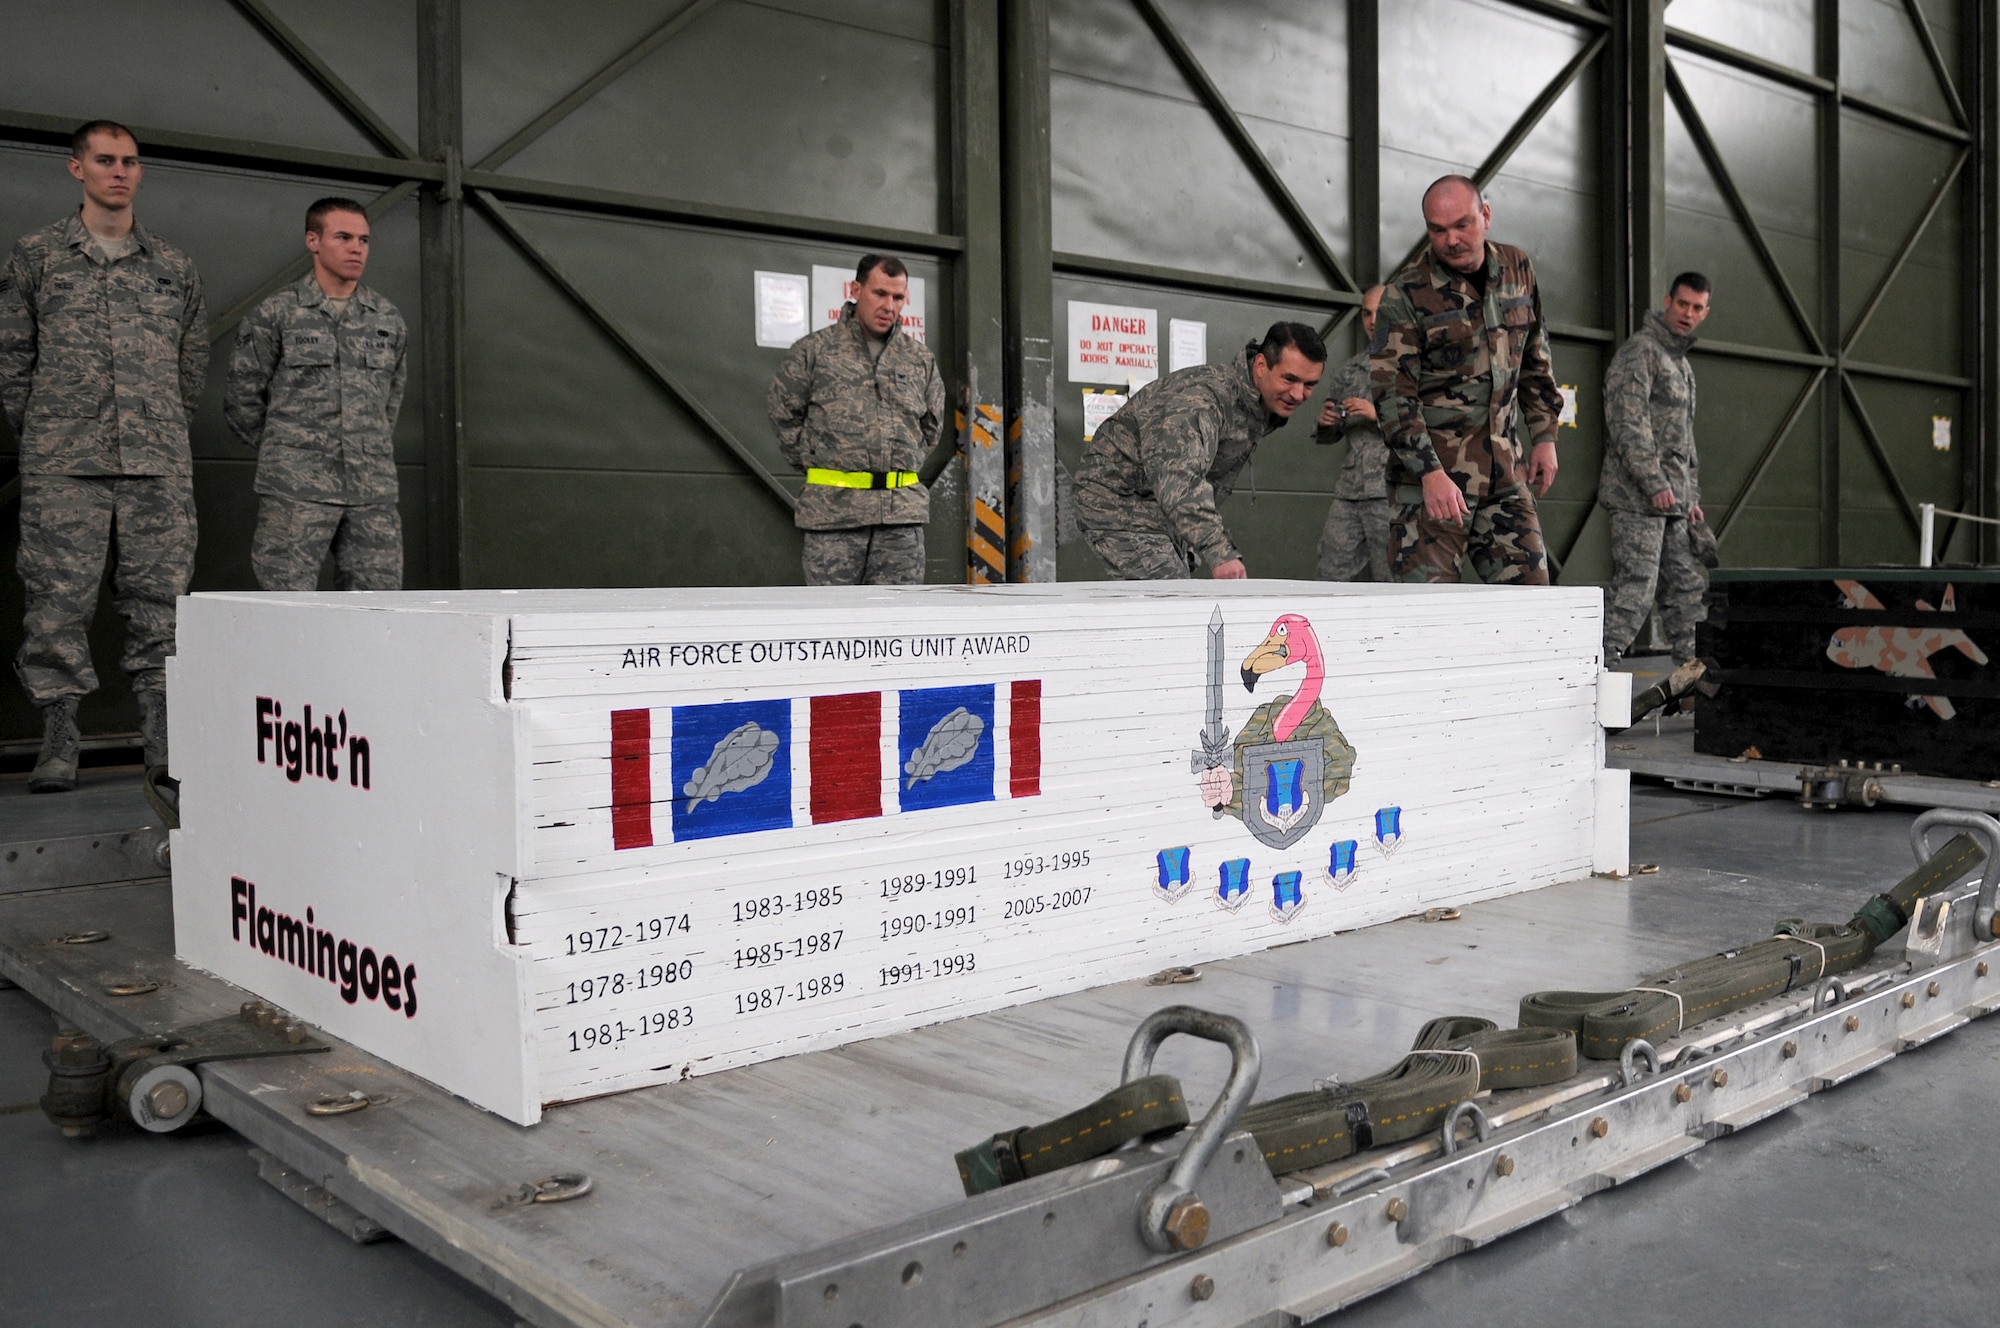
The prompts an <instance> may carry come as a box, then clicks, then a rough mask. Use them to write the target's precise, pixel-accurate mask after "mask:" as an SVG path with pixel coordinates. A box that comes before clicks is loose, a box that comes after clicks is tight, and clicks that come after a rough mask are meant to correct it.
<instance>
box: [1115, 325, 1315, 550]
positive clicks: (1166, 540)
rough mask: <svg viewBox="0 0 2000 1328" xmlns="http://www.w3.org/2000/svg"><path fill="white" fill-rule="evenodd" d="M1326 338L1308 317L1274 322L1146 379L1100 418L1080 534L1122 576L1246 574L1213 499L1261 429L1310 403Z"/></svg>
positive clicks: (1220, 495) (1223, 491)
mask: <svg viewBox="0 0 2000 1328" xmlns="http://www.w3.org/2000/svg"><path fill="white" fill-rule="evenodd" d="M1325 368H1326V347H1325V346H1324V345H1322V344H1321V342H1320V339H1319V334H1318V333H1317V332H1315V331H1313V329H1311V328H1309V327H1307V326H1306V325H1305V324H1303V323H1273V324H1272V325H1271V328H1270V330H1269V331H1268V332H1266V333H1265V334H1264V340H1263V343H1262V344H1261V345H1260V344H1259V343H1257V342H1255V341H1252V342H1250V343H1248V344H1247V345H1245V346H1244V347H1243V351H1242V353H1241V354H1240V355H1238V356H1237V357H1236V358H1235V359H1233V360H1231V361H1230V362H1229V363H1227V364H1198V365H1195V366H1194V367H1192V368H1188V369H1181V370H1178V371H1176V372H1174V373H1170V374H1168V375H1167V376H1166V377H1165V378H1162V379H1159V380H1158V381H1156V382H1153V383H1149V384H1147V385H1146V386H1145V387H1142V388H1140V389H1139V391H1138V392H1136V393H1134V394H1133V396H1132V399H1131V400H1130V401H1128V402H1126V403H1125V405H1124V406H1123V408H1121V409H1120V410H1119V411H1118V413H1117V414H1115V415H1113V416H1112V417H1111V418H1110V419H1108V420H1106V421H1104V423H1102V424H1100V425H1098V426H1097V432H1096V434H1095V435H1094V436H1093V437H1092V438H1091V440H1090V444H1089V446H1087V447H1086V448H1085V449H1084V453H1083V462H1082V464H1081V465H1080V466H1079V467H1078V468H1077V472H1076V490H1075V492H1076V512H1077V520H1078V523H1079V524H1080V525H1082V527H1083V533H1084V537H1085V538H1086V539H1088V540H1089V541H1090V547H1091V548H1092V549H1094V550H1096V551H1097V556H1098V558H1099V560H1100V561H1102V562H1103V564H1104V570H1105V571H1107V572H1109V573H1110V574H1111V575H1112V577H1113V578H1114V579H1117V580H1121V581H1140V580H1155V581H1161V580H1176V579H1180V578H1183V577H1187V576H1191V575H1192V574H1193V572H1194V569H1196V568H1197V567H1201V568H1206V569H1208V572H1209V574H1210V575H1211V576H1213V577H1215V578H1216V579H1218V580H1235V579H1241V578H1243V577H1245V576H1247V575H1248V573H1247V572H1246V571H1245V570H1244V566H1243V554H1242V553H1241V552H1240V551H1239V550H1238V549H1237V547H1236V542H1235V541H1234V540H1232V539H1231V538H1230V537H1229V532H1228V531H1227V530H1226V529H1224V528H1223V525H1222V517H1221V515H1220V514H1219V513H1218V511H1217V508H1218V507H1219V506H1220V505H1221V503H1222V501H1223V500H1224V499H1226V498H1227V497H1229V494H1230V490H1231V489H1233V488H1234V487H1235V484H1236V475H1237V472H1239V471H1241V470H1242V469H1243V467H1244V465H1245V464H1247V463H1248V462H1249V460H1250V456H1251V453H1253V452H1255V451H1256V450H1257V444H1258V442H1259V440H1261V439H1262V438H1263V437H1264V435H1266V434H1268V433H1270V432H1271V431H1272V430H1274V429H1276V428H1277V427H1278V426H1279V425H1281V424H1283V423H1284V422H1285V421H1286V420H1288V419H1290V418H1291V417H1292V415H1293V414H1294V413H1295V412H1296V411H1297V410H1298V408H1299V407H1300V406H1303V405H1304V404H1305V403H1306V399H1307V398H1309V397H1310V396H1312V394H1313V390H1314V389H1315V388H1317V387H1318V386H1319V380H1320V375H1321V374H1322V373H1323V372H1324V371H1325Z"/></svg>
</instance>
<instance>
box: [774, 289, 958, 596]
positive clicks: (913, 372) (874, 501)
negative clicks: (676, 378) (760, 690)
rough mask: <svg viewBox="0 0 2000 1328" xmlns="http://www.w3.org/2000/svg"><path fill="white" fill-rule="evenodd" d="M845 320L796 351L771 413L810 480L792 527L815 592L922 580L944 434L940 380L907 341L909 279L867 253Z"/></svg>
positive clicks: (782, 441)
mask: <svg viewBox="0 0 2000 1328" xmlns="http://www.w3.org/2000/svg"><path fill="white" fill-rule="evenodd" d="M854 284H855V292H854V299H853V300H852V301H851V302H849V303H848V304H847V305H846V306H845V307H844V308H842V309H841V311H840V318H839V321H837V322H835V323H834V324H833V325H832V326H830V327H823V328H821V329H820V330H819V331H817V332H814V333H813V334H812V335H810V336H808V337H805V338H803V339H801V340H800V341H799V343H798V344H797V345H795V346H793V347H792V349H791V352H790V353H789V354H787V355H786V356H785V362H784V364H782V365H781V366H779V368H778V376H777V377H776V378H774V379H772V380H771V391H770V393H769V395H768V396H767V397H766V399H765V409H766V410H767V411H768V413H769V414H770V416H771V427H772V428H773V429H775V430H777V432H778V450H779V451H780V452H783V453H784V454H785V460H787V461H789V462H791V463H792V464H793V465H795V466H797V467H798V468H799V469H801V470H803V471H805V473H806V487H805V488H804V489H803V490H802V491H801V492H800V494H799V507H798V513H797V515H796V517H795V518H794V519H795V520H796V522H797V524H798V527H799V529H800V530H802V531H804V532H805V538H804V543H805V550H804V554H803V557H802V561H803V563H804V565H805V576H806V584H807V585H809V586H854V585H862V586H914V585H921V584H923V579H924V522H926V521H928V520H929V519H930V510H931V499H930V491H929V490H928V489H926V488H925V487H924V485H923V484H922V483H921V482H920V481H919V480H918V478H917V467H918V466H919V465H921V464H923V459H924V454H925V453H926V452H928V451H930V449H931V445H932V444H933V443H934V442H936V441H937V438H938V433H939V431H940V429H942V427H943V425H944V379H943V378H941V377H940V376H939V375H938V367H937V359H936V358H935V357H934V356H932V354H931V353H930V350H929V348H928V347H926V346H925V345H924V343H923V342H921V341H918V340H917V339H916V338H915V337H913V336H911V335H909V334H908V333H907V332H905V331H903V305H904V303H905V302H906V301H907V300H908V299H909V297H910V275H909V269H908V268H906V267H904V266H903V264H902V261H901V260H900V259H896V258H887V257H884V256H882V255H879V254H868V255H865V256H864V257H863V258H862V260H861V264H860V266H859V267H857V268H856V269H855V271H854Z"/></svg>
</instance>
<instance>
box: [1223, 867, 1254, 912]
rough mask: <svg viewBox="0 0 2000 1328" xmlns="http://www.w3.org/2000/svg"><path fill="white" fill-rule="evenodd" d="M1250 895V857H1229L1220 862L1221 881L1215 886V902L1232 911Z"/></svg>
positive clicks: (1239, 906) (1241, 905) (1240, 905)
mask: <svg viewBox="0 0 2000 1328" xmlns="http://www.w3.org/2000/svg"><path fill="white" fill-rule="evenodd" d="M1249 897H1250V859H1248V858H1231V859H1230V860H1229V861H1227V862H1225V863H1223V864H1222V883H1221V884H1220V885H1218V886H1217V887H1216V888H1215V902H1216V903H1217V904H1220V905H1221V906H1222V907H1223V908H1226V909H1228V910H1229V911H1230V912H1232V913H1234V912H1235V911H1236V910H1237V909H1239V908H1241V907H1243V901H1244V900H1246V899H1248V898H1249Z"/></svg>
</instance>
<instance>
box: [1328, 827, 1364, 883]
mask: <svg viewBox="0 0 2000 1328" xmlns="http://www.w3.org/2000/svg"><path fill="white" fill-rule="evenodd" d="M1360 847H1361V845H1360V844H1359V843H1357V842H1355V841H1354V840H1352V839H1336V840H1334V841H1333V847H1332V848H1330V849H1328V850H1327V854H1326V883H1327V884H1328V885H1330V886H1332V887H1333V888H1334V889H1336V890H1345V889H1346V888H1347V885H1348V882H1350V881H1352V880H1353V879H1354V853H1355V850H1356V849H1358V848H1360Z"/></svg>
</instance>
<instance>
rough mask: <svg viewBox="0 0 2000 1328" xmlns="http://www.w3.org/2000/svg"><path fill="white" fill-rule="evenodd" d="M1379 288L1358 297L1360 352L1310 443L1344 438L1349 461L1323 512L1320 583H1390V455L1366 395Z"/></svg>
mask: <svg viewBox="0 0 2000 1328" xmlns="http://www.w3.org/2000/svg"><path fill="white" fill-rule="evenodd" d="M1382 290H1383V288H1382V287H1380V286H1370V287H1369V288H1368V292H1367V294H1365V295H1363V296H1362V297H1361V339H1362V341H1363V343H1364V345H1363V346H1362V349H1361V350H1360V351H1359V352H1358V353H1356V354H1355V355H1354V356H1353V357H1351V358H1350V359H1349V360H1348V361H1347V363H1345V364H1343V365H1341V366H1340V368H1339V370H1338V371H1336V372H1335V373H1334V375H1333V383H1332V385H1331V386H1330V387H1328V389H1327V393H1326V404H1325V405H1324V406H1322V407H1320V412H1319V428H1318V429H1317V430H1316V431H1315V432H1314V434H1313V441H1314V442H1315V443H1320V444H1322V445H1330V444H1333V443H1337V442H1339V441H1340V440H1341V439H1343V438H1344V439H1346V440H1347V460H1346V461H1344V462H1342V463H1341V466H1340V475H1339V476H1338V477H1337V478H1336V479H1335V480H1334V482H1333V503H1332V505H1331V506H1329V507H1328V508H1327V509H1326V529H1325V530H1323V531H1321V532H1320V537H1319V579H1320V580H1322V581H1359V580H1360V579H1361V574H1362V573H1363V572H1367V573H1368V574H1369V576H1370V578H1371V579H1372V580H1375V581H1387V580H1388V579H1389V487H1388V482H1387V480H1386V479H1385V478H1384V474H1385V468H1386V467H1387V465H1388V464H1389V451H1388V448H1387V447H1385V446H1384V445H1383V442H1382V422H1381V419H1380V417H1379V416H1378V415H1377V413H1376V410H1375V402H1374V400H1373V399H1372V398H1371V397H1370V396H1369V395H1368V349H1367V345H1366V344H1365V343H1367V342H1370V341H1373V340H1374V338H1375V311H1376V308H1377V307H1378V306H1379V305H1380V304H1381V303H1382Z"/></svg>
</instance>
